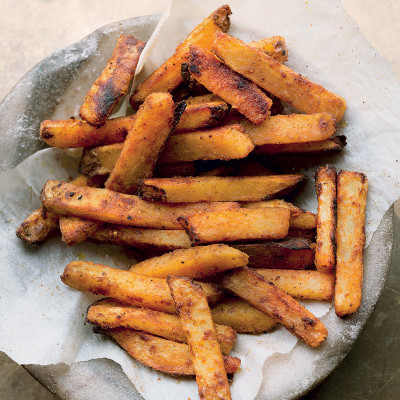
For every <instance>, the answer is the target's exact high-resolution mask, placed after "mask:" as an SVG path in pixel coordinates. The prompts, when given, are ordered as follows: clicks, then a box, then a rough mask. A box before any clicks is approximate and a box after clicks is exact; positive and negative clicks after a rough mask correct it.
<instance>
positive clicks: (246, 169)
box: [234, 160, 276, 176]
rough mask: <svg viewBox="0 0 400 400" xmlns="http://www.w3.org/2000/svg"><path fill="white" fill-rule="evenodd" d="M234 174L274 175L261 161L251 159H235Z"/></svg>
mask: <svg viewBox="0 0 400 400" xmlns="http://www.w3.org/2000/svg"><path fill="white" fill-rule="evenodd" d="M234 165H235V172H234V174H235V175H236V176H269V175H276V174H275V173H274V172H273V171H271V170H270V169H268V168H266V167H264V165H262V164H261V163H259V162H257V161H251V160H237V161H236V162H235V164H234Z"/></svg>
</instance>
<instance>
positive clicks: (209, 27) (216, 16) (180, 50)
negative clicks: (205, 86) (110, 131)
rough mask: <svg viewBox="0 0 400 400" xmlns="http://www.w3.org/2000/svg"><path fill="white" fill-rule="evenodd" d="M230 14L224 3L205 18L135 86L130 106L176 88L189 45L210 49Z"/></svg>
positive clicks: (227, 22) (226, 25) (227, 25)
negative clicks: (170, 53) (163, 60)
mask: <svg viewBox="0 0 400 400" xmlns="http://www.w3.org/2000/svg"><path fill="white" fill-rule="evenodd" d="M230 14H232V12H231V9H230V8H229V6H228V5H224V6H221V7H219V8H217V9H216V10H215V11H213V12H212V13H211V14H210V15H209V16H208V17H207V18H205V19H204V20H203V21H202V22H201V23H200V24H199V25H198V26H197V27H196V28H195V29H194V30H193V31H192V32H191V33H190V34H189V36H188V37H187V38H186V39H185V40H184V41H183V42H182V43H181V44H180V45H179V46H178V47H177V49H176V50H175V53H174V55H173V56H172V57H170V58H169V59H168V60H167V61H166V62H165V63H164V64H162V65H161V66H160V67H159V68H158V69H156V70H155V71H154V72H153V73H152V74H151V75H150V76H149V77H148V78H147V79H146V80H145V81H144V82H143V83H141V84H140V85H139V86H138V87H137V88H136V90H135V91H134V93H133V94H132V96H131V98H130V99H129V101H130V103H131V105H132V107H133V108H137V106H138V105H139V104H141V103H142V102H143V101H144V99H145V98H146V97H147V96H148V95H149V94H150V93H154V92H170V91H171V90H173V89H175V88H177V87H178V86H179V84H180V83H182V82H183V79H182V76H181V65H182V63H184V62H186V61H187V59H188V54H189V46H190V45H191V44H196V45H198V46H200V47H202V48H205V49H209V50H211V48H212V44H213V42H214V38H215V33H216V32H218V31H223V32H226V31H227V30H228V29H229V26H230V21H229V16H230Z"/></svg>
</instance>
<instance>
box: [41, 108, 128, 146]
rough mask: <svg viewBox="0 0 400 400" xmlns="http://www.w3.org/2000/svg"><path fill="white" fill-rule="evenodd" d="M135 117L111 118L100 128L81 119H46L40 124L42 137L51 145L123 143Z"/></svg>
mask: <svg viewBox="0 0 400 400" xmlns="http://www.w3.org/2000/svg"><path fill="white" fill-rule="evenodd" d="M133 119H134V116H129V117H120V118H111V119H108V120H107V121H106V122H105V123H104V125H103V126H101V127H99V128H96V127H94V126H92V125H89V124H88V123H87V122H86V121H82V120H79V119H67V120H61V119H59V120H45V121H43V122H42V123H41V124H40V137H41V139H42V140H43V141H44V142H46V143H47V144H48V145H49V146H53V147H59V148H62V149H66V148H71V147H89V146H101V145H107V144H114V143H122V142H123V141H124V140H125V138H126V135H127V134H128V130H129V129H130V127H131V125H132V121H133Z"/></svg>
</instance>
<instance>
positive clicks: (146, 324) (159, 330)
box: [86, 299, 236, 354]
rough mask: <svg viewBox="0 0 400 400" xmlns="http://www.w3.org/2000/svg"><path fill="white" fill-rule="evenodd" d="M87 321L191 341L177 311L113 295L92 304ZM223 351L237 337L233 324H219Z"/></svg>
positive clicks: (113, 327) (103, 326)
mask: <svg viewBox="0 0 400 400" xmlns="http://www.w3.org/2000/svg"><path fill="white" fill-rule="evenodd" d="M86 321H88V322H90V323H91V324H95V325H98V326H99V327H100V328H102V329H115V328H129V329H135V330H139V331H143V332H147V333H151V334H152V335H156V336H161V337H163V338H165V339H169V340H174V341H176V342H180V343H187V339H186V336H185V333H184V332H183V329H182V324H181V322H180V321H179V318H178V317H177V316H176V315H171V314H167V313H164V312H161V311H155V310H150V309H149V308H139V307H134V306H128V305H126V304H124V303H121V302H118V301H116V300H113V299H102V300H99V301H96V303H94V304H92V305H91V306H90V307H89V308H88V312H87V318H86ZM215 328H216V331H217V337H218V341H219V344H220V346H221V351H222V353H223V354H229V353H230V351H231V350H232V347H233V345H234V344H235V341H236V332H235V330H234V329H232V328H231V327H229V326H223V325H215Z"/></svg>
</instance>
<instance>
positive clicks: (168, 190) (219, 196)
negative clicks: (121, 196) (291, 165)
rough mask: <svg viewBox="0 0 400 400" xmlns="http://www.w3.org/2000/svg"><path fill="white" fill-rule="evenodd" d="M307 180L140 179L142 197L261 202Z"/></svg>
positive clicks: (297, 177) (279, 177) (171, 200)
mask: <svg viewBox="0 0 400 400" xmlns="http://www.w3.org/2000/svg"><path fill="white" fill-rule="evenodd" d="M304 179H305V178H304V176H303V175H271V176H240V177H232V176H227V177H221V176H217V177H211V176H202V177H196V178H192V177H186V178H184V177H176V178H153V179H143V180H141V181H140V182H139V196H140V197H142V198H143V199H145V200H151V201H164V202H168V203H179V202H185V203H197V202H199V201H260V200H263V199H270V198H273V197H277V196H281V195H283V194H286V193H289V192H291V191H292V190H293V189H294V188H295V187H296V186H297V185H298V184H300V183H301V182H302V181H304Z"/></svg>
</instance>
